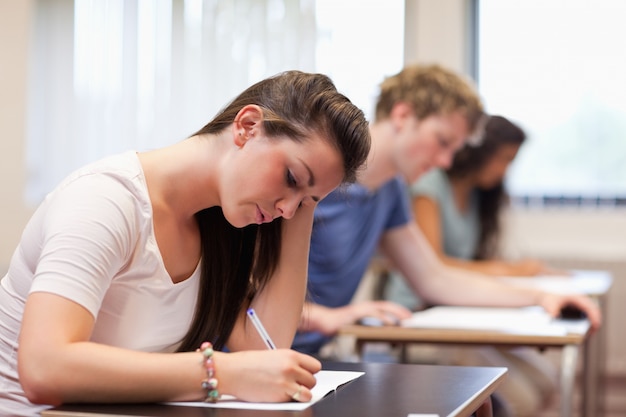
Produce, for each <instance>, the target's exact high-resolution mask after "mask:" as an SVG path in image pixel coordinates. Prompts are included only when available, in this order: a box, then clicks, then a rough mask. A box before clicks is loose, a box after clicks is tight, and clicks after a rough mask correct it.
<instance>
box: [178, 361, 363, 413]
mask: <svg viewBox="0 0 626 417" xmlns="http://www.w3.org/2000/svg"><path fill="white" fill-rule="evenodd" d="M364 373H365V372H354V371H324V370H322V371H319V372H318V373H317V374H315V379H316V380H317V384H315V386H314V387H313V389H312V390H311V392H312V393H313V398H312V399H311V401H309V402H306V403H302V402H295V401H293V402H286V403H251V402H246V401H240V400H238V399H236V398H235V397H232V396H230V395H223V396H222V398H220V400H219V401H218V402H216V403H205V402H169V403H167V404H170V405H184V406H189V407H213V408H240V409H248V410H296V411H297V410H304V409H305V408H307V407H309V406H311V405H313V404H315V403H316V402H318V401H319V400H321V399H322V398H324V397H325V396H326V395H327V394H328V393H330V392H333V391H334V390H336V389H337V387H339V386H340V385H343V384H345V383H347V382H350V381H352V380H354V379H356V378H358V377H360V376H361V375H363V374H364Z"/></svg>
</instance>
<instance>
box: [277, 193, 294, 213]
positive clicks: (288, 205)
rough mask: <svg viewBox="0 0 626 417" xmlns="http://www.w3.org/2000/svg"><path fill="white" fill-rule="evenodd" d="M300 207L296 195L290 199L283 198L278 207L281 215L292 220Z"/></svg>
mask: <svg viewBox="0 0 626 417" xmlns="http://www.w3.org/2000/svg"><path fill="white" fill-rule="evenodd" d="M298 206H300V199H299V197H298V196H297V195H295V194H294V195H292V196H290V197H287V198H283V199H282V200H280V201H279V202H278V203H277V205H276V207H277V208H278V211H279V213H280V215H281V216H282V217H283V218H285V219H291V218H292V217H293V216H294V215H295V214H296V210H297V209H298Z"/></svg>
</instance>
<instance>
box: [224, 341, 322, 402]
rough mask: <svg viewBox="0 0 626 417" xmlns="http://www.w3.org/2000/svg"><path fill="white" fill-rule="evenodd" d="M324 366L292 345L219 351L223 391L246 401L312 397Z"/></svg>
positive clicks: (301, 399)
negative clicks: (316, 375)
mask: <svg viewBox="0 0 626 417" xmlns="http://www.w3.org/2000/svg"><path fill="white" fill-rule="evenodd" d="M320 369H322V365H321V363H320V362H319V361H318V360H317V359H315V358H314V357H312V356H309V355H305V354H303V353H299V352H296V351H295V350H291V349H277V350H249V351H241V352H234V353H222V352H215V370H216V376H217V379H218V381H219V387H218V389H219V391H220V393H221V394H229V395H234V396H235V397H237V398H239V399H240V400H243V401H252V402H285V401H291V400H296V401H302V402H307V401H310V400H311V398H312V394H311V388H313V387H314V386H315V383H316V380H315V376H314V374H315V373H317V372H319V371H320ZM296 393H298V394H297V395H296ZM294 396H295V398H294Z"/></svg>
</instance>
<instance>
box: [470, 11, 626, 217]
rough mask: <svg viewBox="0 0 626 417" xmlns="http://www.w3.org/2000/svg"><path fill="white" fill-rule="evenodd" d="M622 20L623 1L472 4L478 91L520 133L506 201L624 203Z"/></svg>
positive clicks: (625, 59) (625, 35)
mask: <svg viewBox="0 0 626 417" xmlns="http://www.w3.org/2000/svg"><path fill="white" fill-rule="evenodd" d="M624 16H626V2H623V1H621V0H595V1H586V0H550V1H545V0H525V1H518V0H480V1H479V3H478V25H479V26H478V74H477V78H478V85H479V90H480V93H481V95H482V97H483V98H484V100H485V103H486V107H487V111H488V112H490V113H492V114H502V115H504V116H506V117H509V118H511V119H512V120H515V121H516V122H517V123H519V124H520V125H521V126H522V127H523V128H524V129H525V131H526V133H527V134H528V141H527V143H526V144H525V145H524V146H523V147H522V150H521V151H520V154H519V156H518V158H517V159H516V161H515V162H514V164H513V166H512V169H511V172H510V176H509V178H508V180H507V181H508V188H509V190H510V192H511V194H512V195H513V196H517V197H522V196H524V197H526V198H528V197H530V199H531V200H533V198H534V197H540V199H542V200H543V201H544V202H550V201H555V200H556V201H560V202H565V203H567V202H574V203H581V204H585V203H586V202H587V203H591V204H597V203H600V204H602V202H603V201H609V202H610V204H615V203H617V204H619V205H621V204H622V203H623V202H624V199H623V197H624V196H626V100H625V99H624V98H625V97H626V77H624V74H626V49H625V48H624V47H623V46H624V41H623V40H624V39H626V26H625V25H624V24H623V18H624Z"/></svg>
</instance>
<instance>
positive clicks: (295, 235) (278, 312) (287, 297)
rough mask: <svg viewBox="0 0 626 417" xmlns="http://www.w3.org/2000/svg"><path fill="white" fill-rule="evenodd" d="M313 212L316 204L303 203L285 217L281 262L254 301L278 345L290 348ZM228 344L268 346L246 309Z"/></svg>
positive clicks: (300, 305)
mask: <svg viewBox="0 0 626 417" xmlns="http://www.w3.org/2000/svg"><path fill="white" fill-rule="evenodd" d="M314 211H315V206H314V205H303V206H302V207H300V208H299V209H298V210H297V211H296V214H295V215H294V216H293V217H292V218H291V219H283V228H282V229H283V230H282V245H281V252H280V258H279V261H278V265H277V266H276V270H275V271H274V275H273V276H272V278H271V279H270V281H269V282H268V283H267V285H266V286H265V288H264V289H263V290H262V291H261V292H260V293H259V294H257V296H256V297H255V299H254V300H253V301H252V307H254V309H255V311H256V313H257V316H258V317H259V318H260V320H261V322H262V323H263V325H264V327H265V329H266V330H267V333H268V334H269V335H270V337H271V338H272V341H273V342H274V344H275V345H276V347H277V348H289V347H291V344H292V342H293V337H294V335H295V333H296V329H297V327H298V324H299V322H300V318H301V315H302V308H303V305H304V299H305V296H306V283H307V270H308V262H309V248H310V245H311V231H312V227H313V212H314ZM228 347H229V349H230V350H231V351H236V350H243V349H265V348H266V347H265V344H264V342H263V341H262V340H261V338H260V337H259V335H258V333H257V332H256V330H255V328H254V326H253V325H252V324H251V323H248V322H247V321H246V314H245V311H242V313H241V316H240V317H239V319H238V321H237V324H236V326H235V329H233V333H232V334H231V336H230V339H229V341H228Z"/></svg>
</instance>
